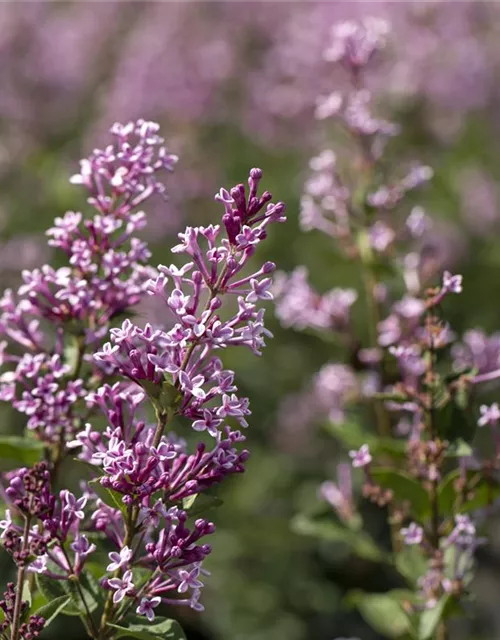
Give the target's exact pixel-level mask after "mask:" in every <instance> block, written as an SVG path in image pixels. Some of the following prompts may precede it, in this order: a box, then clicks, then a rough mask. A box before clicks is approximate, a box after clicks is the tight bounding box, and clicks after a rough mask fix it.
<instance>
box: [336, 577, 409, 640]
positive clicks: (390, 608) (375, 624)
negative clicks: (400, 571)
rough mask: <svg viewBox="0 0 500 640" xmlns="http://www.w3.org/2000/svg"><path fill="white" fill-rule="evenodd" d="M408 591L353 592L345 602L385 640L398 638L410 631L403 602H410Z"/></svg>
mask: <svg viewBox="0 0 500 640" xmlns="http://www.w3.org/2000/svg"><path fill="white" fill-rule="evenodd" d="M412 598H413V594H412V592H410V591H404V590H400V589H394V590H393V591H388V592H387V593H376V594H374V593H364V592H362V591H354V592H352V593H350V594H349V596H348V598H347V602H348V603H350V604H351V605H353V606H355V607H356V608H357V609H358V611H359V612H360V614H361V615H362V616H363V618H364V619H365V620H366V622H367V623H368V624H369V625H370V626H371V627H372V628H373V629H374V630H375V631H377V632H378V633H380V634H381V635H383V636H384V637H385V638H400V637H401V636H405V635H406V634H408V633H409V632H410V630H411V627H412V624H411V620H410V617H409V616H408V614H407V613H406V612H405V610H404V608H403V605H404V602H405V601H409V602H411V600H412Z"/></svg>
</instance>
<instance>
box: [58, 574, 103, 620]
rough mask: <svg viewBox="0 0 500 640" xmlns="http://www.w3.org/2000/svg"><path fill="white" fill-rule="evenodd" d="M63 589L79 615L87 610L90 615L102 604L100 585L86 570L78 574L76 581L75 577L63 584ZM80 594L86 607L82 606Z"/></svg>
mask: <svg viewBox="0 0 500 640" xmlns="http://www.w3.org/2000/svg"><path fill="white" fill-rule="evenodd" d="M77 584H79V586H80V589H78V586H77ZM64 589H65V591H66V593H67V594H68V595H69V596H70V598H71V600H72V603H73V605H74V606H75V607H76V608H77V609H78V610H79V613H80V614H84V613H86V611H87V609H88V610H89V611H90V612H91V613H92V612H93V611H95V610H96V609H97V608H98V607H99V606H100V605H102V604H104V598H105V593H104V591H103V589H102V587H101V585H100V584H99V582H98V581H97V580H96V578H95V577H94V576H93V575H92V574H91V573H90V571H87V570H86V569H84V570H83V571H82V572H81V573H80V575H79V576H78V579H77V578H76V577H75V578H74V579H70V580H68V581H67V582H65V584H64ZM80 592H81V594H82V595H83V597H84V598H85V603H86V605H87V606H86V607H85V606H84V605H83V602H82V597H81V595H80Z"/></svg>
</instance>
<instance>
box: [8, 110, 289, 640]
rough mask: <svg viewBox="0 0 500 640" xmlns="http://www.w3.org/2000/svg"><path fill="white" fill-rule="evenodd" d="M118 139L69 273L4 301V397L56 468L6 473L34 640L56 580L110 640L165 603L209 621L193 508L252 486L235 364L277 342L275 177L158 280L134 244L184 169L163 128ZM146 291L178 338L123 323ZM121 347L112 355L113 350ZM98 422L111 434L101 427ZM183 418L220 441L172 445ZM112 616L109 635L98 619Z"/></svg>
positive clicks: (19, 609) (71, 232) (84, 170)
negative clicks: (269, 256) (260, 255)
mask: <svg viewBox="0 0 500 640" xmlns="http://www.w3.org/2000/svg"><path fill="white" fill-rule="evenodd" d="M111 132H112V134H113V135H114V136H115V144H114V145H110V146H108V147H107V148H106V149H105V150H104V151H101V150H95V151H94V152H93V153H92V155H91V156H90V157H89V158H88V159H86V160H82V162H81V169H80V173H79V174H77V175H76V176H73V178H72V179H71V182H72V183H74V184H79V185H83V186H84V187H85V188H86V189H87V190H88V193H89V197H88V203H89V204H90V205H91V206H92V207H94V208H95V209H96V211H97V213H96V215H95V216H94V218H93V219H85V218H84V217H83V216H82V214H80V213H74V212H69V213H67V214H66V215H65V216H64V217H63V218H58V219H56V222H55V226H54V227H53V228H52V229H50V230H49V231H48V235H49V237H50V241H49V243H50V244H51V246H54V247H57V248H59V249H61V250H62V251H63V252H65V254H66V255H67V258H68V262H69V266H67V267H62V268H60V269H56V270H54V269H52V268H51V267H48V266H46V267H43V268H42V269H40V270H35V271H33V272H30V273H24V274H23V279H24V283H25V284H24V285H23V286H22V287H21V288H20V289H19V291H18V295H17V300H18V301H16V298H15V297H14V295H13V294H12V292H10V291H9V292H6V294H5V296H4V298H3V300H2V303H1V308H2V316H1V317H0V328H1V330H2V331H3V332H4V334H5V335H6V337H7V338H8V339H10V341H11V342H13V343H17V346H18V347H21V348H22V350H23V352H24V353H22V355H18V353H19V351H13V352H12V353H11V352H10V351H8V350H7V342H5V343H4V344H3V349H2V363H5V364H6V366H7V367H8V370H7V371H5V372H4V373H3V374H2V375H1V376H0V397H1V399H3V400H8V401H12V403H13V406H14V407H15V408H16V409H17V410H18V411H20V412H22V413H24V414H26V415H27V416H28V421H27V427H28V429H29V430H30V431H32V432H33V433H34V435H35V436H36V438H37V439H38V440H40V441H41V442H43V443H44V444H45V446H46V452H47V460H46V461H45V462H40V463H39V464H37V465H35V466H34V467H33V468H32V469H29V468H24V467H23V468H21V469H18V470H16V471H13V472H10V473H8V474H6V475H5V477H4V481H5V485H6V488H5V490H4V494H5V500H6V502H7V504H8V510H7V512H6V516H5V519H4V520H3V521H2V522H0V529H1V531H2V533H1V539H2V541H3V543H4V546H5V547H6V549H7V550H8V551H9V552H10V553H11V555H12V557H13V559H14V562H15V563H16V565H17V566H18V572H19V573H18V584H17V585H16V587H15V590H13V589H12V588H10V591H8V593H7V594H6V596H5V602H4V604H5V607H3V609H4V612H5V616H6V623H5V625H6V626H5V625H4V626H5V629H7V628H8V627H9V628H10V629H11V640H19V638H25V639H26V640H28V639H29V638H31V637H35V636H36V635H37V633H38V627H40V629H41V627H42V626H43V624H42V623H43V621H42V619H41V618H37V617H36V616H35V617H33V616H32V618H30V621H29V623H24V622H23V624H20V621H21V618H22V616H23V615H24V613H23V612H24V609H23V607H24V608H26V607H25V605H21V600H20V598H21V592H22V588H23V584H24V574H25V573H30V572H31V573H35V574H37V575H38V578H37V580H38V579H39V580H40V581H41V582H40V584H44V583H45V582H46V581H47V580H51V581H54V582H55V583H56V584H59V585H61V589H62V593H65V590H64V589H65V587H64V585H65V584H66V583H69V582H76V584H77V591H78V593H79V595H80V598H81V602H80V603H79V606H80V607H83V609H82V616H83V619H84V622H85V624H86V627H87V630H88V632H89V634H90V635H91V636H92V637H94V638H99V639H102V638H108V637H110V636H112V635H113V630H112V627H111V626H110V624H112V623H113V624H118V623H123V621H124V620H126V618H127V616H129V613H132V612H135V614H136V615H138V616H142V617H144V619H145V620H147V621H148V622H152V621H153V620H154V619H155V609H156V608H157V607H158V606H159V605H160V604H161V603H164V604H165V603H166V604H175V605H181V604H185V605H188V606H190V607H192V608H194V609H196V610H202V609H203V607H202V605H201V604H200V602H199V597H200V591H201V587H202V586H203V582H202V580H201V578H202V577H203V576H204V575H207V572H206V570H204V569H203V567H202V563H203V560H204V558H205V557H206V556H207V555H208V554H209V553H210V551H211V547H210V545H209V544H208V543H207V542H205V538H206V536H209V535H211V534H212V533H213V532H214V530H215V527H214V525H213V523H212V522H210V521H208V520H205V519H203V518H198V519H194V520H193V517H192V516H191V515H190V511H189V509H190V506H191V505H192V504H193V503H194V501H195V500H196V497H197V495H198V494H200V493H202V492H203V491H205V490H207V489H209V488H211V487H212V486H213V485H215V484H217V483H220V482H221V481H222V480H224V478H225V477H226V476H228V475H231V474H233V473H241V472H242V471H243V470H244V464H245V461H246V459H247V457H248V452H247V451H246V450H244V449H243V450H241V449H240V445H241V443H242V442H243V441H244V440H245V438H244V436H243V434H242V433H241V431H240V430H239V429H235V428H234V425H235V424H236V425H238V427H239V428H242V427H243V428H244V427H247V426H248V422H247V418H248V416H249V415H250V409H249V401H248V398H245V397H240V396H239V395H238V389H237V387H236V385H235V373H234V372H233V371H231V370H228V369H225V368H224V365H223V362H222V360H221V358H220V357H219V352H220V351H221V350H223V349H225V348H227V347H231V346H244V347H247V348H249V349H250V350H251V351H252V352H253V353H254V354H256V355H260V354H261V351H262V348H263V347H264V346H265V338H266V337H270V336H271V333H270V332H269V331H268V330H267V329H266V327H265V325H264V309H262V308H261V307H260V303H261V301H266V300H271V299H272V298H273V296H272V294H271V292H270V288H271V284H272V280H271V277H270V276H271V274H272V273H273V271H274V269H275V266H274V264H273V263H271V262H265V263H264V264H263V265H262V267H260V268H259V269H258V270H256V271H253V272H252V270H251V269H250V270H249V269H248V267H249V262H250V261H251V259H252V258H253V256H254V254H255V251H256V248H257V246H258V245H259V244H260V242H262V241H263V240H264V239H265V238H266V236H267V232H268V225H269V224H270V223H272V222H283V221H285V216H284V209H285V207H284V205H283V203H281V202H278V203H276V204H273V203H272V202H271V198H272V196H271V194H270V193H269V192H264V193H263V194H262V195H259V194H258V190H259V184H260V181H261V179H262V171H261V170H260V169H252V170H251V171H250V175H249V178H248V190H247V189H246V188H245V185H243V184H239V185H237V186H236V187H234V188H233V189H231V190H230V191H227V190H226V189H221V190H220V192H219V193H218V194H217V195H216V197H215V199H216V200H217V201H218V202H220V203H221V204H222V207H223V214H222V223H221V224H219V225H210V226H207V227H201V226H200V227H187V229H186V230H185V232H184V233H180V234H179V238H180V243H179V244H178V245H177V246H175V247H174V248H173V249H172V251H173V252H174V253H175V254H186V255H187V257H188V260H187V261H186V262H185V263H184V264H183V265H182V266H178V265H174V264H172V265H170V266H168V267H167V266H164V265H159V266H158V268H157V269H152V268H151V267H149V266H148V265H147V261H148V259H149V257H150V253H149V251H148V249H147V246H146V245H145V243H143V242H142V241H140V240H139V239H138V238H136V237H135V236H134V234H135V233H136V232H137V231H139V230H140V229H142V227H143V226H144V224H145V214H144V213H142V212H137V211H136V209H137V207H138V206H139V205H142V204H143V203H144V202H145V200H146V199H148V198H149V197H150V196H152V195H153V194H155V193H163V192H164V186H163V185H162V183H161V182H160V181H159V180H158V177H157V173H158V172H159V171H160V170H161V169H167V170H172V168H173V165H174V164H175V161H176V158H175V156H172V155H170V154H168V153H167V151H166V149H165V147H164V146H163V140H162V138H160V137H159V135H158V126H157V125H156V124H154V123H149V122H144V121H138V122H137V123H135V124H134V123H130V124H127V125H118V124H117V125H115V126H114V127H113V128H112V130H111ZM144 295H150V296H154V297H156V298H158V299H159V300H160V301H162V302H163V304H164V306H165V311H166V313H167V317H166V318H165V326H161V327H153V326H152V325H151V324H146V325H145V326H144V327H141V326H138V325H135V324H134V323H133V322H132V321H131V320H130V319H129V318H126V319H125V320H124V321H123V322H122V324H121V326H119V327H118V326H113V325H114V323H115V321H116V320H117V319H118V318H119V317H120V316H123V315H127V314H128V313H129V311H130V308H131V307H132V306H133V305H135V304H137V303H138V302H139V301H140V300H141V298H142V297H143V296H144ZM44 323H45V324H46V326H45V324H44ZM105 335H109V340H110V341H109V342H105V343H104V344H102V339H103V337H104V336H105ZM117 377H118V381H116V380H117ZM149 409H152V410H153V413H154V414H155V416H156V422H155V423H153V424H151V423H150V421H149V414H150V413H151V411H149ZM98 412H100V413H102V414H103V415H104V417H105V419H106V421H107V427H106V428H105V430H104V431H102V430H101V429H99V428H97V426H96V425H95V424H94V420H93V418H94V416H95V415H96V414H97V413H98ZM173 420H181V426H183V424H182V423H183V422H185V421H187V422H188V423H190V424H191V426H192V429H193V430H194V431H196V432H206V434H207V437H206V438H205V439H204V440H203V441H201V442H199V443H198V444H197V445H196V447H195V448H194V450H190V449H189V447H188V445H187V443H186V441H185V440H184V439H183V438H182V437H180V436H177V435H175V434H174V433H173V431H171V423H172V421H173ZM183 428H185V427H184V426H183ZM72 453H74V454H76V455H77V457H78V458H79V459H80V460H81V461H82V462H83V463H84V464H85V468H86V469H87V470H89V471H90V473H91V475H92V478H91V479H90V480H89V481H88V482H84V483H83V493H82V495H81V497H77V496H75V495H74V494H73V493H71V492H70V491H68V490H67V489H65V488H64V489H62V490H60V491H59V492H55V490H54V485H55V484H59V483H60V482H58V477H57V472H58V469H59V466H60V464H61V462H62V460H63V458H64V456H67V455H69V454H72ZM102 540H108V543H109V544H111V545H112V546H113V548H114V550H113V551H111V552H109V560H110V562H109V563H108V564H107V565H106V567H105V568H103V569H102V575H101V577H100V586H101V587H103V588H104V591H103V590H102V588H101V589H98V590H97V592H95V590H94V596H95V593H100V594H101V595H102V594H104V595H105V596H106V597H105V599H104V600H102V601H100V600H99V597H98V596H95V597H97V602H96V603H92V602H89V595H88V591H86V588H87V587H88V585H89V584H90V585H91V583H92V580H95V577H92V576H91V575H90V573H89V570H88V566H87V560H88V558H89V557H91V556H92V554H94V552H95V551H96V550H97V548H98V545H99V544H100V543H101V542H102ZM86 585H87V587H86ZM106 594H107V595H106ZM13 599H14V600H13ZM13 601H15V603H17V604H16V606H15V607H14V608H12V606H11V604H12V602H13ZM92 604H95V607H93V606H91V605H92ZM99 608H100V611H101V619H100V623H98V622H97V618H96V615H95V614H93V611H94V609H97V610H99ZM11 610H12V615H11ZM37 625H38V626H37ZM29 634H31V635H29Z"/></svg>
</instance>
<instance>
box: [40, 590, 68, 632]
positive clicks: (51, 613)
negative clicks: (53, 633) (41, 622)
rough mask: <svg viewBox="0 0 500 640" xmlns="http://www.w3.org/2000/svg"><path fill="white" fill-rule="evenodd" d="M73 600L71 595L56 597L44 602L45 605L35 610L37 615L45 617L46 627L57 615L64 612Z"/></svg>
mask: <svg viewBox="0 0 500 640" xmlns="http://www.w3.org/2000/svg"><path fill="white" fill-rule="evenodd" d="M70 602H71V598H70V597H69V596H59V598H54V599H53V600H51V601H50V602H49V603H48V604H44V605H43V607H40V609H38V610H37V611H35V614H34V615H36V616H42V618H45V627H44V628H45V629H46V628H47V627H48V626H49V624H50V623H51V622H52V621H53V620H54V619H55V618H57V616H58V615H59V614H60V613H62V611H63V609H64V608H65V607H66V606H67V605H68V604H69V603H70Z"/></svg>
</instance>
